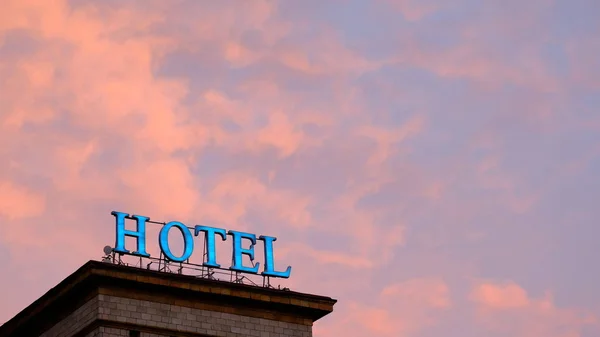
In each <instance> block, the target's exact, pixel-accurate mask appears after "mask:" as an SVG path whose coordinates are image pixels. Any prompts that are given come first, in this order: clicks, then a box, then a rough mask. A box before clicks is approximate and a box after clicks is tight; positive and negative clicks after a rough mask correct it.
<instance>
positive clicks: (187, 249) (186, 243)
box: [158, 221, 194, 262]
mask: <svg viewBox="0 0 600 337" xmlns="http://www.w3.org/2000/svg"><path fill="white" fill-rule="evenodd" d="M172 227H175V228H177V229H179V231H180V232H181V235H183V255H181V256H180V257H177V256H175V255H173V253H171V248H169V230H170V229H171V228H172ZM158 244H159V245H160V249H161V250H162V252H163V254H165V256H166V257H167V258H168V259H169V260H171V261H175V262H184V261H185V260H187V259H189V258H190V256H191V255H192V252H193V251H194V238H193V237H192V233H190V231H189V229H188V228H187V227H186V226H185V225H184V224H182V223H181V222H177V221H171V222H169V223H167V224H165V225H164V226H163V228H162V229H161V230H160V234H159V236H158Z"/></svg>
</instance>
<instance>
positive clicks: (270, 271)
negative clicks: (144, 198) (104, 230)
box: [111, 211, 292, 278]
mask: <svg viewBox="0 0 600 337" xmlns="http://www.w3.org/2000/svg"><path fill="white" fill-rule="evenodd" d="M111 214H112V215H114V216H115V220H116V241H115V248H114V249H113V251H114V252H116V253H118V254H127V255H135V256H139V257H150V254H148V252H147V251H146V243H147V240H146V239H147V238H146V223H147V222H149V220H150V218H149V217H146V216H142V215H129V214H127V213H123V212H116V211H113V212H111ZM126 219H130V220H135V222H136V229H135V230H128V229H125V220H126ZM171 230H174V231H176V232H178V233H179V234H181V236H182V237H183V253H182V254H181V255H179V256H178V255H175V254H174V253H173V252H172V251H171V248H170V247H169V240H168V237H169V232H170V231H171ZM200 233H203V234H204V244H205V247H206V249H207V250H206V254H205V259H204V261H203V263H202V265H203V266H206V267H209V268H219V269H221V265H220V264H219V263H217V250H216V241H217V237H218V238H220V239H221V241H226V240H227V237H228V236H230V237H231V240H230V241H231V243H232V245H233V256H232V259H231V260H232V265H231V266H230V267H229V269H230V270H232V271H236V272H243V273H250V274H259V268H260V263H258V262H256V263H255V264H254V266H252V267H248V266H244V265H243V261H242V258H243V256H244V255H247V256H248V257H249V258H250V260H254V246H255V245H256V242H257V241H262V242H263V247H264V257H265V262H264V267H263V270H262V272H260V274H261V275H263V276H271V277H281V278H289V277H290V273H291V271H292V267H290V266H288V267H287V268H286V270H285V271H276V270H275V262H274V254H273V242H274V241H276V240H277V238H275V237H272V236H266V235H260V236H259V237H258V238H257V237H256V235H254V234H251V233H245V232H239V231H234V230H229V231H226V230H225V229H223V228H215V227H208V226H195V227H193V228H189V227H187V226H186V225H184V224H183V223H181V222H178V221H171V222H167V223H165V224H164V225H163V227H162V228H161V230H160V232H159V234H158V245H159V247H160V250H161V252H162V254H163V255H164V256H165V258H166V259H167V260H169V261H173V262H180V263H185V262H186V261H188V260H189V258H190V257H191V256H192V253H193V252H194V237H195V236H198V234H200ZM126 236H129V237H133V238H135V239H136V240H137V247H136V250H135V251H133V252H130V251H129V250H127V249H126V248H125V237H126Z"/></svg>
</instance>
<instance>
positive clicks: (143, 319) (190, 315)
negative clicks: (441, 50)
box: [41, 294, 312, 337]
mask: <svg viewBox="0 0 600 337" xmlns="http://www.w3.org/2000/svg"><path fill="white" fill-rule="evenodd" d="M96 319H100V320H102V321H103V322H109V323H111V325H114V324H116V325H118V324H121V325H123V326H138V327H139V326H144V327H151V328H156V329H157V330H160V332H158V333H161V334H149V333H147V332H142V334H141V337H142V336H143V337H163V336H177V335H180V334H181V335H182V336H183V335H185V336H190V335H194V334H198V335H200V336H224V337H235V336H256V337H311V336H312V326H310V325H304V324H297V323H288V322H282V321H276V320H270V319H264V318H256V317H249V316H242V315H236V314H230V313H222V312H215V311H209V310H202V309H196V308H189V307H184V306H178V305H171V304H165V303H157V302H150V301H144V300H138V299H130V298H124V297H117V296H111V295H102V294H101V295H97V296H96V297H94V298H92V299H91V300H90V301H88V302H87V303H86V304H85V305H83V306H81V307H80V308H79V309H77V310H76V311H75V312H73V313H72V314H71V315H69V316H68V317H67V318H65V319H64V320H62V321H61V322H59V323H58V324H56V325H55V326H54V327H52V328H51V329H50V330H48V331H46V332H45V333H43V334H42V335H41V337H68V336H72V335H73V334H75V333H77V332H80V331H81V330H82V329H83V328H85V327H87V326H88V325H89V324H91V323H92V322H93V321H94V320H96ZM141 330H144V329H141ZM106 336H110V337H116V336H129V332H128V329H126V328H122V329H121V328H115V327H99V328H97V329H95V330H94V331H92V332H90V333H88V334H87V335H86V337H106Z"/></svg>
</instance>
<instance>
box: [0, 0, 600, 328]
mask: <svg viewBox="0 0 600 337" xmlns="http://www.w3.org/2000/svg"><path fill="white" fill-rule="evenodd" d="M599 15H600V2H599V1H596V0H569V1H566V0H564V1H563V0H529V1H517V0H485V1H481V0H452V1H448V0H371V1H365V0H363V1H361V0H348V1H343V0H328V1H320V0H303V1H265V0H248V1H193V0H188V1H185V0H174V1H155V0H146V1H133V0H132V1H121V0H119V1H117V0H105V1H91V0H68V1H67V0H47V1H38V0H5V1H3V2H2V10H1V11H0V260H1V261H2V273H1V274H0V275H1V276H0V298H2V301H1V303H2V304H1V305H0V322H5V321H7V320H8V319H10V318H11V317H13V316H14V315H15V314H17V313H18V312H19V311H21V310H22V309H23V308H25V307H26V306H27V305H29V304H30V303H31V302H33V301H34V300H35V299H37V298H38V297H39V296H41V295H42V294H44V293H45V292H46V291H47V290H49V289H50V288H51V287H53V286H55V285H56V284H58V283H59V282H60V281H61V280H63V279H64V278H65V277H66V276H68V275H69V274H71V273H72V272H73V271H75V270H76V269H77V268H78V267H80V266H81V265H82V264H84V263H85V262H87V261H88V260H99V259H100V258H101V257H102V248H103V247H104V246H105V245H107V244H109V245H110V244H114V240H115V223H114V217H113V216H111V214H110V212H111V211H113V210H115V211H122V212H127V213H132V214H142V215H146V216H149V217H150V218H151V219H152V220H156V221H170V220H178V221H182V222H184V223H186V224H188V225H191V226H193V225H196V224H201V225H206V226H213V227H221V228H226V229H234V230H241V231H247V232H251V233H256V234H257V235H258V234H264V235H271V236H276V237H277V238H278V240H277V242H276V243H275V260H276V267H277V268H278V269H283V268H285V266H287V265H291V266H292V268H293V269H292V274H291V277H290V278H289V279H287V280H282V281H281V284H283V285H284V286H287V287H290V288H291V289H292V290H295V291H301V292H307V293H313V294H319V295H326V296H330V297H333V298H335V299H337V300H338V303H337V304H336V305H335V310H334V312H333V313H332V314H330V315H328V316H326V317H325V318H323V319H321V320H319V321H318V322H317V323H316V324H315V325H314V335H315V336H317V337H325V336H348V337H360V336H382V337H387V336H390V337H392V336H393V337H408V336H419V337H434V336H442V335H443V336H448V337H480V336H487V337H506V336H510V337H540V336H544V337H594V336H600V286H599V285H600V263H599V262H598V260H597V258H598V255H599V254H598V253H600V249H599V248H598V247H599V243H600V223H599V222H598V218H599V216H600V207H598V202H599V200H600V112H599V110H598V106H599V104H600V57H598V55H600V21H599V20H598V19H597V18H598V16H599ZM151 240H154V238H152V239H151ZM219 244H220V245H226V243H219ZM148 245H149V246H156V243H155V242H153V241H152V242H150V243H149V244H148ZM257 247H260V245H258V246H257ZM225 260H226V258H225ZM259 260H260V259H259ZM225 262H226V261H225ZM222 264H225V265H226V263H222Z"/></svg>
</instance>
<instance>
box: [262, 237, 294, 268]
mask: <svg viewBox="0 0 600 337" xmlns="http://www.w3.org/2000/svg"><path fill="white" fill-rule="evenodd" d="M258 239H259V240H262V241H264V243H265V271H263V272H262V273H261V274H263V275H265V276H274V277H283V278H289V277H290V273H291V272H292V267H291V266H288V267H287V269H286V270H285V271H275V262H274V260H275V258H274V256H273V241H277V238H274V237H272V236H264V235H261V236H260V237H259V238H258Z"/></svg>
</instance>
